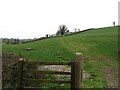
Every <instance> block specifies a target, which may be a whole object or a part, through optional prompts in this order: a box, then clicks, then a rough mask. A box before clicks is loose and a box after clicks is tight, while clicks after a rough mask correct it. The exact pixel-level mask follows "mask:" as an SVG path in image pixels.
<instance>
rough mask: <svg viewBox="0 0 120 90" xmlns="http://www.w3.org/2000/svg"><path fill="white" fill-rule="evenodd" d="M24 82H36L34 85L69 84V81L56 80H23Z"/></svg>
mask: <svg viewBox="0 0 120 90" xmlns="http://www.w3.org/2000/svg"><path fill="white" fill-rule="evenodd" d="M23 80H24V81H30V82H36V83H38V82H39V83H65V84H70V83H71V82H70V81H60V80H59V81H58V80H41V79H26V78H23Z"/></svg>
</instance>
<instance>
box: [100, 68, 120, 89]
mask: <svg viewBox="0 0 120 90" xmlns="http://www.w3.org/2000/svg"><path fill="white" fill-rule="evenodd" d="M101 71H102V72H103V73H104V75H105V79H106V82H107V88H118V71H117V70H116V69H114V68H113V67H110V66H104V67H102V68H101Z"/></svg>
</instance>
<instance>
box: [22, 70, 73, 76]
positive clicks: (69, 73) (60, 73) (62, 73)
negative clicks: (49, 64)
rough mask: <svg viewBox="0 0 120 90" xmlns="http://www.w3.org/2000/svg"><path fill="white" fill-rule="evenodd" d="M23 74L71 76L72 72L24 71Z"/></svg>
mask: <svg viewBox="0 0 120 90" xmlns="http://www.w3.org/2000/svg"><path fill="white" fill-rule="evenodd" d="M23 73H37V74H59V75H71V72H61V71H34V70H29V71H23Z"/></svg>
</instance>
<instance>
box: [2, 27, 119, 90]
mask: <svg viewBox="0 0 120 90" xmlns="http://www.w3.org/2000/svg"><path fill="white" fill-rule="evenodd" d="M117 33H118V27H108V28H102V29H95V30H89V31H86V32H82V33H79V34H75V35H72V36H63V37H55V38H49V39H45V40H41V41H36V42H32V43H25V44H16V45H11V44H9V45H8V44H3V51H5V52H12V53H13V54H15V55H18V54H22V55H23V56H24V57H26V58H29V59H31V60H37V61H55V62H56V61H58V62H59V61H71V60H74V58H75V53H76V52H80V53H83V55H84V56H85V57H86V59H87V60H86V61H85V62H84V69H85V70H86V71H87V72H88V73H89V74H91V73H90V72H93V73H94V74H95V75H96V76H95V77H93V76H91V77H92V78H93V79H94V80H93V81H92V82H89V79H87V80H86V81H84V87H88V88H93V87H96V88H102V87H105V86H106V81H105V77H104V73H102V72H100V71H99V70H100V67H101V66H106V65H108V66H109V64H110V63H113V65H112V66H113V68H117V53H118V36H117ZM25 48H33V49H34V50H31V51H26V50H25Z"/></svg>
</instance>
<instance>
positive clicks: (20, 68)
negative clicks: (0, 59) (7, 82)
mask: <svg viewBox="0 0 120 90" xmlns="http://www.w3.org/2000/svg"><path fill="white" fill-rule="evenodd" d="M23 62H24V61H23V59H22V58H21V59H20V60H19V63H18V64H19V65H18V84H17V88H18V89H21V88H22V71H23Z"/></svg>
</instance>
